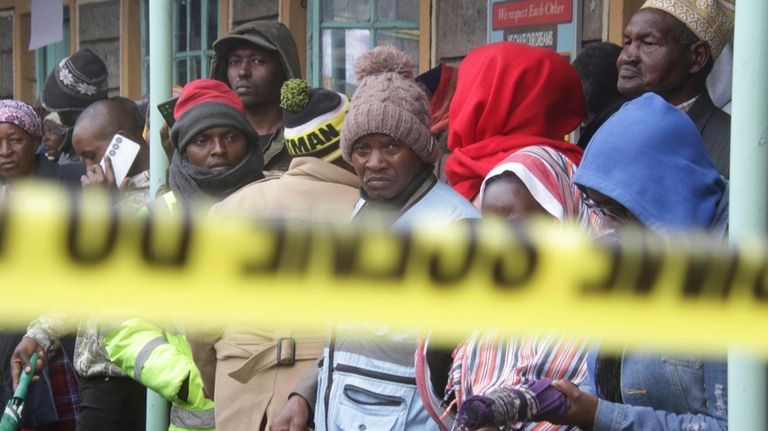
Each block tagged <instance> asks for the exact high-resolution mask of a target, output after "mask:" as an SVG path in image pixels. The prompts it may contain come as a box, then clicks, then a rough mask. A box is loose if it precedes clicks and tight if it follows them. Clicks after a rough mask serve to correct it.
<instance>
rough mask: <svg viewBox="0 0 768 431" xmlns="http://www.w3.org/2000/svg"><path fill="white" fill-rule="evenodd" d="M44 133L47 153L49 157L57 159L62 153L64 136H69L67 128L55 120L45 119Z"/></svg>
mask: <svg viewBox="0 0 768 431" xmlns="http://www.w3.org/2000/svg"><path fill="white" fill-rule="evenodd" d="M43 125H44V133H43V146H44V147H45V155H46V156H48V158H49V159H51V160H55V159H57V158H58V157H59V154H61V147H62V146H63V145H64V138H65V137H66V136H67V129H65V128H64V127H63V126H60V125H58V124H56V123H54V122H53V121H45V122H44V123H43Z"/></svg>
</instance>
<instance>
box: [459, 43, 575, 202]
mask: <svg viewBox="0 0 768 431" xmlns="http://www.w3.org/2000/svg"><path fill="white" fill-rule="evenodd" d="M583 115H584V95H583V93H582V89H581V81H580V80H579V76H578V75H577V74H576V71H575V70H574V69H573V67H571V65H570V64H568V62H566V61H565V60H564V59H563V58H562V57H561V56H560V55H558V54H557V53H555V52H553V51H551V50H548V49H544V48H533V47H530V46H528V45H522V44H519V43H514V42H497V43H492V44H488V45H484V46H481V47H479V48H477V49H475V50H473V51H472V52H470V53H469V54H468V55H467V57H466V58H465V59H464V61H462V63H461V65H460V67H459V78H458V84H457V88H456V93H455V94H454V96H453V100H452V101H451V108H450V113H449V130H448V148H450V149H451V151H452V154H451V155H450V156H449V157H448V161H447V162H446V168H445V170H446V173H447V175H448V179H449V180H450V182H451V185H452V186H453V188H454V189H456V191H457V192H459V193H461V194H462V195H463V196H464V197H466V198H467V199H470V200H472V199H473V198H474V197H475V196H476V195H477V193H478V191H479V190H480V184H481V183H482V181H483V178H485V175H486V174H487V173H488V171H490V170H491V169H492V168H493V167H494V166H496V165H497V164H498V163H499V162H501V161H502V160H504V159H505V158H506V157H507V156H508V155H509V154H510V153H512V152H513V151H515V150H518V149H520V148H522V147H527V146H529V145H543V146H547V147H551V148H553V149H555V150H557V151H560V152H562V153H563V154H564V155H565V156H566V157H568V159H570V160H571V161H572V162H574V163H576V164H578V163H579V161H581V155H582V150H581V148H579V147H578V146H576V145H575V144H572V143H569V142H565V141H564V140H563V137H564V136H565V135H567V134H568V133H570V132H571V131H573V130H574V129H576V127H578V126H579V123H581V119H582V116H583Z"/></svg>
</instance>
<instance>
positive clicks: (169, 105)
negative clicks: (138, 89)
mask: <svg viewBox="0 0 768 431" xmlns="http://www.w3.org/2000/svg"><path fill="white" fill-rule="evenodd" d="M178 100H179V98H178V97H174V98H173V99H170V100H166V101H165V102H163V103H161V104H159V105H157V109H158V110H159V111H160V115H162V116H163V120H165V124H167V125H168V128H169V129H170V128H171V127H173V123H175V122H176V119H175V118H173V109H174V108H175V107H176V102H177V101H178Z"/></svg>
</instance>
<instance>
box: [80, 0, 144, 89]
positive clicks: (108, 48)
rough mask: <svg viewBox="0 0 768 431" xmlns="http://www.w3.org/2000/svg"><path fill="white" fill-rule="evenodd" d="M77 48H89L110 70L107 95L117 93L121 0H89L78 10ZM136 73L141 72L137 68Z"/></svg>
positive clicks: (118, 83) (118, 86)
mask: <svg viewBox="0 0 768 431" xmlns="http://www.w3.org/2000/svg"><path fill="white" fill-rule="evenodd" d="M77 16H78V21H79V25H78V26H77V29H78V39H79V40H80V48H81V49H82V48H86V47H88V48H91V49H92V50H93V51H94V52H96V54H97V55H98V56H99V57H101V59H102V60H104V63H105V64H106V65H107V70H108V71H109V83H108V86H109V95H110V97H111V96H117V95H119V94H120V0H108V1H102V2H89V3H85V4H80V6H79V9H78V15H77ZM135 73H141V69H140V68H138V67H137V68H136V69H135Z"/></svg>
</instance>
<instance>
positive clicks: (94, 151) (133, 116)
mask: <svg viewBox="0 0 768 431" xmlns="http://www.w3.org/2000/svg"><path fill="white" fill-rule="evenodd" d="M143 128H144V120H143V119H142V118H141V114H140V113H139V111H138V108H137V107H136V104H135V103H134V102H132V101H130V100H128V99H125V98H122V97H116V98H113V99H109V100H102V101H99V102H96V103H94V104H92V105H91V106H89V107H88V108H86V109H85V111H83V113H82V114H81V115H80V118H78V120H77V123H76V124H75V129H74V132H73V139H72V143H73V144H74V147H75V151H76V152H77V154H78V155H79V156H80V158H81V159H82V161H83V163H84V164H85V166H86V173H85V175H83V177H82V178H81V183H82V185H83V187H91V186H103V187H114V188H116V189H118V190H119V191H120V206H121V207H123V208H125V209H127V210H129V211H138V210H139V209H140V208H142V207H143V206H144V205H146V204H147V202H148V200H149V148H148V146H147V145H146V143H145V142H144V139H143V138H142V136H141V133H142V130H143ZM134 154H135V155H134ZM116 168H117V172H116ZM116 173H118V174H120V175H119V176H120V178H118V176H117V175H116Z"/></svg>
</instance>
